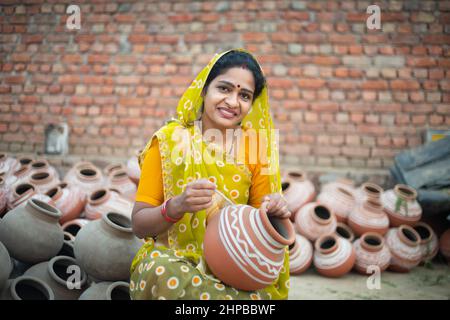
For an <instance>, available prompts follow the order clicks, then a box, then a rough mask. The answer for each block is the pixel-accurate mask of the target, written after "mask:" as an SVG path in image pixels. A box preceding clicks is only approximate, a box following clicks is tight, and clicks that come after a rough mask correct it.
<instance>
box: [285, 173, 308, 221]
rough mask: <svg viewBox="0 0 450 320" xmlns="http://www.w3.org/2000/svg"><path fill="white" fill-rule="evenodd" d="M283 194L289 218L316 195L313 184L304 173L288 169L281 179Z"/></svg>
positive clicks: (292, 218)
mask: <svg viewBox="0 0 450 320" xmlns="http://www.w3.org/2000/svg"><path fill="white" fill-rule="evenodd" d="M282 189H283V196H284V198H285V199H286V202H287V205H288V210H289V211H290V212H291V220H292V221H295V215H296V214H297V212H298V210H300V208H301V207H302V206H304V205H305V204H307V203H309V202H312V201H313V200H314V198H315V197H316V190H315V188H314V184H313V183H312V182H311V181H310V180H308V178H307V176H306V173H304V172H302V171H299V172H295V171H290V172H287V173H286V174H285V176H284V177H283V181H282Z"/></svg>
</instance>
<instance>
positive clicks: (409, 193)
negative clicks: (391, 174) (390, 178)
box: [394, 183, 417, 201]
mask: <svg viewBox="0 0 450 320" xmlns="http://www.w3.org/2000/svg"><path fill="white" fill-rule="evenodd" d="M394 192H395V194H396V195H397V196H398V197H400V198H402V199H404V200H407V201H414V200H415V199H416V198H417V191H416V189H414V188H412V187H410V186H408V185H406V184H401V183H400V184H396V185H395V187H394Z"/></svg>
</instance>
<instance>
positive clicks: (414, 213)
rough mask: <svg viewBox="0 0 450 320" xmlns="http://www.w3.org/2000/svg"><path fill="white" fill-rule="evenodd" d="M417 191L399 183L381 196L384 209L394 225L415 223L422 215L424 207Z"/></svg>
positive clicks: (411, 224)
mask: <svg viewBox="0 0 450 320" xmlns="http://www.w3.org/2000/svg"><path fill="white" fill-rule="evenodd" d="M416 198H417V191H416V190H415V189H413V188H411V187H409V186H407V185H404V184H397V185H396V186H395V187H394V189H392V190H387V191H386V192H384V193H383V195H382V196H381V201H382V203H383V206H384V211H385V212H386V213H387V214H388V217H389V221H390V223H391V226H392V227H398V226H400V225H402V224H407V225H410V226H413V225H415V224H416V223H417V222H418V221H419V220H420V218H421V217H422V208H421V207H420V204H419V203H418V202H417V200H416Z"/></svg>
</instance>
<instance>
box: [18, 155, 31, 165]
mask: <svg viewBox="0 0 450 320" xmlns="http://www.w3.org/2000/svg"><path fill="white" fill-rule="evenodd" d="M17 160H18V161H19V163H20V166H21V167H24V166H30V165H31V163H32V162H33V161H34V159H33V158H31V157H28V156H22V157H19V158H18V159H17Z"/></svg>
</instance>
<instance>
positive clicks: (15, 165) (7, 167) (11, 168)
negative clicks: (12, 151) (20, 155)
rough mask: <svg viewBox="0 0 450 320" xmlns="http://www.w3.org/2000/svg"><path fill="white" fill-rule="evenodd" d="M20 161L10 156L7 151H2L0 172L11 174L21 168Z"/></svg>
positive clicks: (0, 154)
mask: <svg viewBox="0 0 450 320" xmlns="http://www.w3.org/2000/svg"><path fill="white" fill-rule="evenodd" d="M19 168H20V163H19V161H17V160H16V159H15V158H13V157H10V156H8V154H6V153H0V172H4V173H5V175H9V174H11V173H13V172H15V171H16V170H19Z"/></svg>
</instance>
